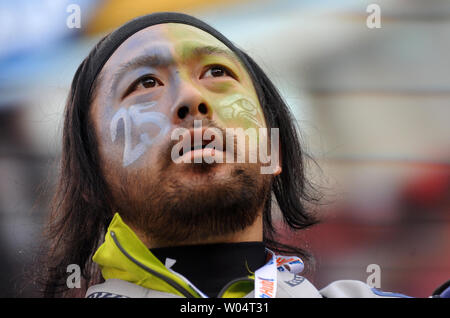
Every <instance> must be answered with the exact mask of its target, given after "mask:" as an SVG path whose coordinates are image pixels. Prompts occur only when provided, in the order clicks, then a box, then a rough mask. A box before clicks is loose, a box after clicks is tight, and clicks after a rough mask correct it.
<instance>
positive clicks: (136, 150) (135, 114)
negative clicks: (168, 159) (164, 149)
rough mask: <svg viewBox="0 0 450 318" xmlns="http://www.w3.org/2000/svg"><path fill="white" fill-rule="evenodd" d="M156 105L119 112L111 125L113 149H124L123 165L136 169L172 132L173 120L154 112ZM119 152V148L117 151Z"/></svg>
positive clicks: (111, 121) (139, 106)
mask: <svg viewBox="0 0 450 318" xmlns="http://www.w3.org/2000/svg"><path fill="white" fill-rule="evenodd" d="M155 105H156V103H153V102H150V103H142V104H135V105H132V106H130V107H128V108H124V107H121V108H119V109H118V110H117V111H116V112H115V113H114V115H113V116H112V118H111V120H110V123H109V137H110V142H111V143H112V145H114V146H116V145H117V144H121V146H122V149H123V151H122V153H123V156H122V165H123V167H128V166H131V165H135V164H136V162H138V161H139V159H140V158H141V157H142V156H143V155H144V154H145V153H147V152H148V151H149V149H150V148H152V146H153V145H154V144H157V143H158V142H159V141H161V140H162V139H163V138H164V137H165V136H166V135H167V134H168V132H169V130H170V121H169V118H168V117H167V116H166V115H165V114H163V113H161V112H158V111H153V108H154V106H155ZM114 148H116V147H114Z"/></svg>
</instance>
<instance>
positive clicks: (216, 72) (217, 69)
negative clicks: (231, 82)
mask: <svg viewBox="0 0 450 318" xmlns="http://www.w3.org/2000/svg"><path fill="white" fill-rule="evenodd" d="M224 76H232V75H231V72H230V71H228V69H227V68H226V67H223V66H218V65H214V66H212V67H210V68H209V69H208V70H207V71H206V72H205V73H204V74H203V76H202V77H203V78H207V77H224Z"/></svg>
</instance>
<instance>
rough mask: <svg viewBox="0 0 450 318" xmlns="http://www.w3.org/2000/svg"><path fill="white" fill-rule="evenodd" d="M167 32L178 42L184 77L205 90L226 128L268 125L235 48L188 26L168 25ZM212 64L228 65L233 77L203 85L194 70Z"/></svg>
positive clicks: (176, 50)
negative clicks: (232, 49)
mask: <svg viewBox="0 0 450 318" xmlns="http://www.w3.org/2000/svg"><path fill="white" fill-rule="evenodd" d="M167 32H168V36H169V38H170V39H171V41H173V42H174V51H175V59H176V60H177V61H178V62H179V65H180V76H181V77H182V80H185V81H189V82H190V83H191V84H192V85H194V86H196V88H197V89H199V90H200V91H201V93H202V94H203V96H204V98H205V100H206V101H207V103H208V104H209V106H210V107H211V108H212V110H213V113H214V115H215V117H216V118H214V119H215V120H216V121H217V122H219V123H221V124H222V125H223V126H224V128H244V129H248V128H263V127H266V124H265V121H264V116H263V112H262V109H261V106H260V104H259V100H258V97H257V95H256V92H255V89H254V87H253V83H252V81H251V78H250V76H249V75H248V73H247V71H246V69H245V67H244V66H243V65H242V63H241V62H240V61H239V59H238V57H237V56H236V55H235V53H234V52H233V51H231V50H230V49H229V48H228V47H227V46H226V45H225V44H223V43H222V42H220V41H219V40H218V39H216V38H215V37H213V36H212V35H210V34H209V33H206V32H204V31H202V30H200V29H197V28H194V27H191V26H188V25H181V24H168V25H167ZM205 48H206V49H205ZM206 53H210V54H206ZM212 65H218V66H223V67H225V68H226V69H227V70H228V71H229V72H230V73H231V74H230V75H231V76H226V77H225V78H223V79H216V80H212V81H211V83H204V84H203V85H200V83H199V82H198V81H196V80H195V77H193V76H191V72H192V71H193V70H195V69H198V68H199V67H200V68H201V67H208V66H212Z"/></svg>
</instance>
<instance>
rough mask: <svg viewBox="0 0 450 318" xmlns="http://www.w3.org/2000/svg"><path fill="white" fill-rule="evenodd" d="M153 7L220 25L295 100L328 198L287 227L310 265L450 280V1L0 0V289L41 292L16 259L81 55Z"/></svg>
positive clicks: (396, 280)
mask: <svg viewBox="0 0 450 318" xmlns="http://www.w3.org/2000/svg"><path fill="white" fill-rule="evenodd" d="M372 3H375V4H377V5H378V8H379V9H380V13H381V19H380V25H378V26H379V27H374V28H371V27H370V26H377V25H376V22H377V20H376V18H375V16H374V14H376V12H375V11H371V10H369V12H368V11H367V9H368V6H369V4H372ZM155 11H179V12H185V13H188V14H192V15H194V16H196V17H198V18H200V19H202V20H204V21H205V22H207V23H209V24H210V25H212V26H213V27H215V28H217V29H218V30H219V31H220V32H222V33H223V34H224V35H225V36H227V37H229V38H230V39H231V40H232V41H233V42H234V43H235V44H237V46H238V47H240V48H241V49H243V50H244V51H246V52H247V53H249V54H250V55H251V56H252V57H253V58H254V59H255V60H256V61H257V62H258V63H259V64H260V65H261V67H262V68H263V69H264V70H265V71H266V72H267V74H268V75H269V77H270V78H271V79H272V80H273V82H274V84H275V85H276V86H277V87H278V89H279V90H280V91H281V93H282V94H283V96H284V98H285V99H286V101H287V102H288V103H289V105H290V107H291V109H292V111H293V113H294V115H295V117H296V119H297V120H298V123H299V127H300V130H301V133H302V138H303V144H304V147H305V150H306V151H307V152H308V153H309V154H311V156H312V157H313V158H314V160H315V161H316V163H317V165H315V164H313V163H312V162H311V164H310V165H309V170H308V173H309V175H310V177H311V179H312V180H314V182H315V183H316V184H317V186H318V187H319V188H320V189H321V191H322V193H323V196H324V200H323V202H322V204H321V205H320V206H319V208H318V211H319V213H320V215H321V218H322V224H321V225H318V226H316V227H313V228H311V229H308V230H305V231H303V232H301V233H298V234H293V233H285V234H284V237H283V239H284V240H285V241H287V242H297V243H298V242H300V243H301V244H302V245H303V246H305V247H306V248H307V249H308V250H309V251H310V252H311V253H312V254H313V255H314V257H315V260H316V263H315V270H314V271H311V272H308V273H307V277H308V279H310V280H311V281H312V282H313V283H314V284H315V285H316V286H317V287H318V288H322V287H324V286H326V285H327V284H328V283H330V282H332V281H334V280H338V279H357V280H362V281H364V282H366V281H367V278H368V277H369V275H370V274H371V272H370V273H368V272H367V267H368V266H369V265H370V264H377V265H379V266H380V269H381V273H380V283H381V286H380V287H381V289H382V290H385V291H394V292H400V293H404V294H407V295H410V296H414V297H428V296H429V295H431V293H432V291H433V290H434V289H435V288H437V287H438V286H439V285H440V284H442V283H444V282H445V281H446V280H448V279H450V59H449V56H450V41H449V38H450V2H449V1H446V0H430V1H421V0H403V1H402V0H395V1H394V0H390V1H382V0H376V1H362V0H340V1H334V0H276V1H275V0H247V1H242V0H241V1H229V0H228V1H225V0H165V1H145V0H135V1H119V0H98V1H87V0H78V1H76V0H73V1H64V0H59V1H33V0H16V1H1V2H0V255H1V257H0V259H1V262H0V296H1V297H35V296H36V292H35V290H33V287H32V286H30V285H28V284H27V282H26V281H24V280H23V278H22V272H23V271H24V270H25V269H29V266H31V265H30V261H31V259H32V255H33V252H34V251H35V250H36V248H37V247H38V245H39V241H40V235H41V229H42V225H43V220H44V218H45V216H46V214H47V212H48V205H49V201H50V199H51V196H52V193H53V189H54V186H55V181H56V177H57V171H58V160H59V157H60V154H61V142H60V140H61V132H62V122H61V120H62V115H63V109H64V104H65V100H66V97H67V94H68V90H69V86H70V82H71V80H72V77H73V75H74V73H75V70H76V68H77V67H78V65H79V64H80V63H81V61H82V59H83V58H84V57H85V56H86V55H87V54H88V52H89V51H90V50H91V48H92V47H93V46H94V45H95V43H96V42H97V41H98V40H99V39H100V38H101V37H102V36H103V35H105V34H106V33H108V32H110V31H111V30H112V29H114V28H116V27H118V26H119V25H121V24H122V23H124V22H126V21H128V20H129V19H131V18H134V17H136V16H140V15H144V14H147V13H151V12H155ZM78 12H79V13H80V20H79V21H78V20H77V18H76V15H77V14H78ZM78 22H79V24H78ZM374 23H375V24H374Z"/></svg>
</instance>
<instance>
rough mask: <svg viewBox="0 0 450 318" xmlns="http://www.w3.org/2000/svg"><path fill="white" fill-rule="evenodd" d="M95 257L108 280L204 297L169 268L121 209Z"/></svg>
mask: <svg viewBox="0 0 450 318" xmlns="http://www.w3.org/2000/svg"><path fill="white" fill-rule="evenodd" d="M92 260H93V261H94V262H95V263H97V264H98V265H99V266H100V269H101V271H102V276H103V278H104V279H105V280H106V279H111V278H116V279H121V280H125V281H128V282H130V283H134V284H136V285H139V286H142V287H145V288H149V289H153V290H158V291H162V292H166V293H171V294H175V295H179V296H184V297H201V295H200V292H197V291H196V288H195V287H194V286H192V285H191V284H190V283H189V282H188V281H187V280H186V279H184V278H183V277H182V276H181V275H179V274H176V273H174V272H172V271H170V270H169V269H167V268H166V267H165V266H164V265H163V264H162V263H161V262H160V261H159V260H158V259H157V258H156V257H155V256H154V255H153V254H152V253H151V252H150V250H149V249H148V248H147V247H146V246H145V245H144V243H142V241H141V240H140V239H139V238H138V237H137V235H136V234H135V233H134V232H133V231H132V230H131V229H130V228H129V227H128V226H127V225H126V224H125V223H124V222H123V221H122V218H121V217H120V216H119V214H118V213H116V214H115V215H114V218H113V219H112V221H111V224H110V225H109V227H108V232H107V233H106V236H105V241H104V243H103V244H102V245H101V246H100V247H99V248H98V250H97V251H96V252H95V254H94V256H93V258H92Z"/></svg>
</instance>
